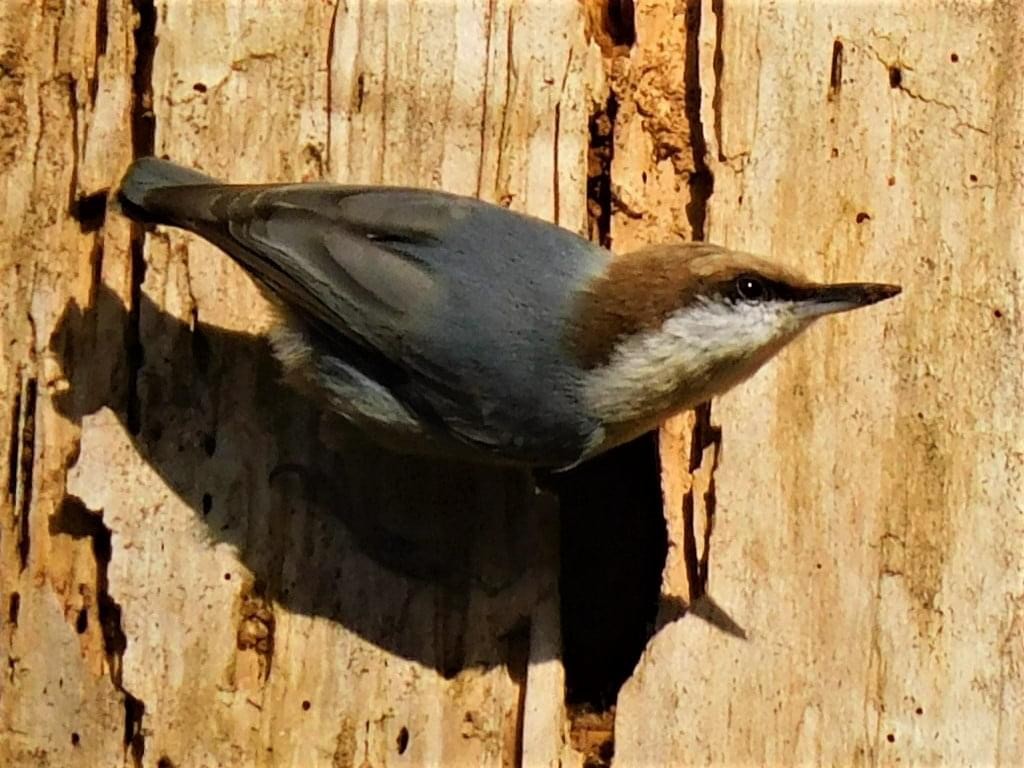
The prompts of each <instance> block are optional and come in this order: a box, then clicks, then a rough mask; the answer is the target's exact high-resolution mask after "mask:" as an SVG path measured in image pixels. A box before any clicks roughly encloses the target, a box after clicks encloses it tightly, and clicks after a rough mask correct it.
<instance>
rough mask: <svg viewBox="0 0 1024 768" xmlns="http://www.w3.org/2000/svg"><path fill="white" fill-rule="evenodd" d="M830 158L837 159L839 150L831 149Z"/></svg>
mask: <svg viewBox="0 0 1024 768" xmlns="http://www.w3.org/2000/svg"><path fill="white" fill-rule="evenodd" d="M832 157H839V149H838V148H837V147H832Z"/></svg>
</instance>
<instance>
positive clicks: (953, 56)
mask: <svg viewBox="0 0 1024 768" xmlns="http://www.w3.org/2000/svg"><path fill="white" fill-rule="evenodd" d="M949 60H950V61H952V62H953V63H954V64H956V63H957V62H958V61H960V57H959V56H957V55H956V54H955V53H951V54H949Z"/></svg>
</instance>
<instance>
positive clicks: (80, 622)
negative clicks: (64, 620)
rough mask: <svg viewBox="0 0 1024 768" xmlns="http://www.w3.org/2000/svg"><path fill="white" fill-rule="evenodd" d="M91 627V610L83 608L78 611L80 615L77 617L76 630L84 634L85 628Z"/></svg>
mask: <svg viewBox="0 0 1024 768" xmlns="http://www.w3.org/2000/svg"><path fill="white" fill-rule="evenodd" d="M88 628H89V612H88V611H87V610H86V609H85V608H83V609H82V610H80V611H79V612H78V616H77V617H76V618H75V631H76V632H77V633H78V634H80V635H84V634H85V630H87V629H88Z"/></svg>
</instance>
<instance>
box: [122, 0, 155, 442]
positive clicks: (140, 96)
mask: <svg viewBox="0 0 1024 768" xmlns="http://www.w3.org/2000/svg"><path fill="white" fill-rule="evenodd" d="M132 5H133V7H134V9H135V12H136V14H137V15H138V22H137V25H136V27H135V35H134V37H135V67H134V70H133V72H132V125H131V137H132V155H133V157H145V156H147V155H152V154H153V152H154V149H155V146H156V117H155V115H154V113H153V56H154V54H155V52H156V43H157V40H156V7H155V5H154V3H153V0H134V1H133V4H132ZM144 249H145V231H144V229H143V228H142V226H141V225H139V224H136V223H133V224H132V225H131V235H130V240H129V250H130V252H131V291H130V303H129V307H128V332H127V334H126V344H127V357H128V403H127V405H126V408H127V426H128V430H129V431H130V432H131V433H132V434H133V435H137V434H139V430H140V429H141V427H142V414H141V403H140V399H139V391H138V385H139V372H140V370H141V369H142V358H143V349H142V338H141V333H140V327H139V322H140V317H139V310H140V307H141V298H142V283H143V281H144V280H145V279H146V259H145V253H144Z"/></svg>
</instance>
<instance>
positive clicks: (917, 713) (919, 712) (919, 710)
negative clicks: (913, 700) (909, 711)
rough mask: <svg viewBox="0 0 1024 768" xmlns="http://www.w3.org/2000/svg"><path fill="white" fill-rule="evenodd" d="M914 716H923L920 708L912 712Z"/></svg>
mask: <svg viewBox="0 0 1024 768" xmlns="http://www.w3.org/2000/svg"><path fill="white" fill-rule="evenodd" d="M914 714H915V715H923V714H924V710H923V709H922V708H921V707H918V708H917V709H915V710H914Z"/></svg>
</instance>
